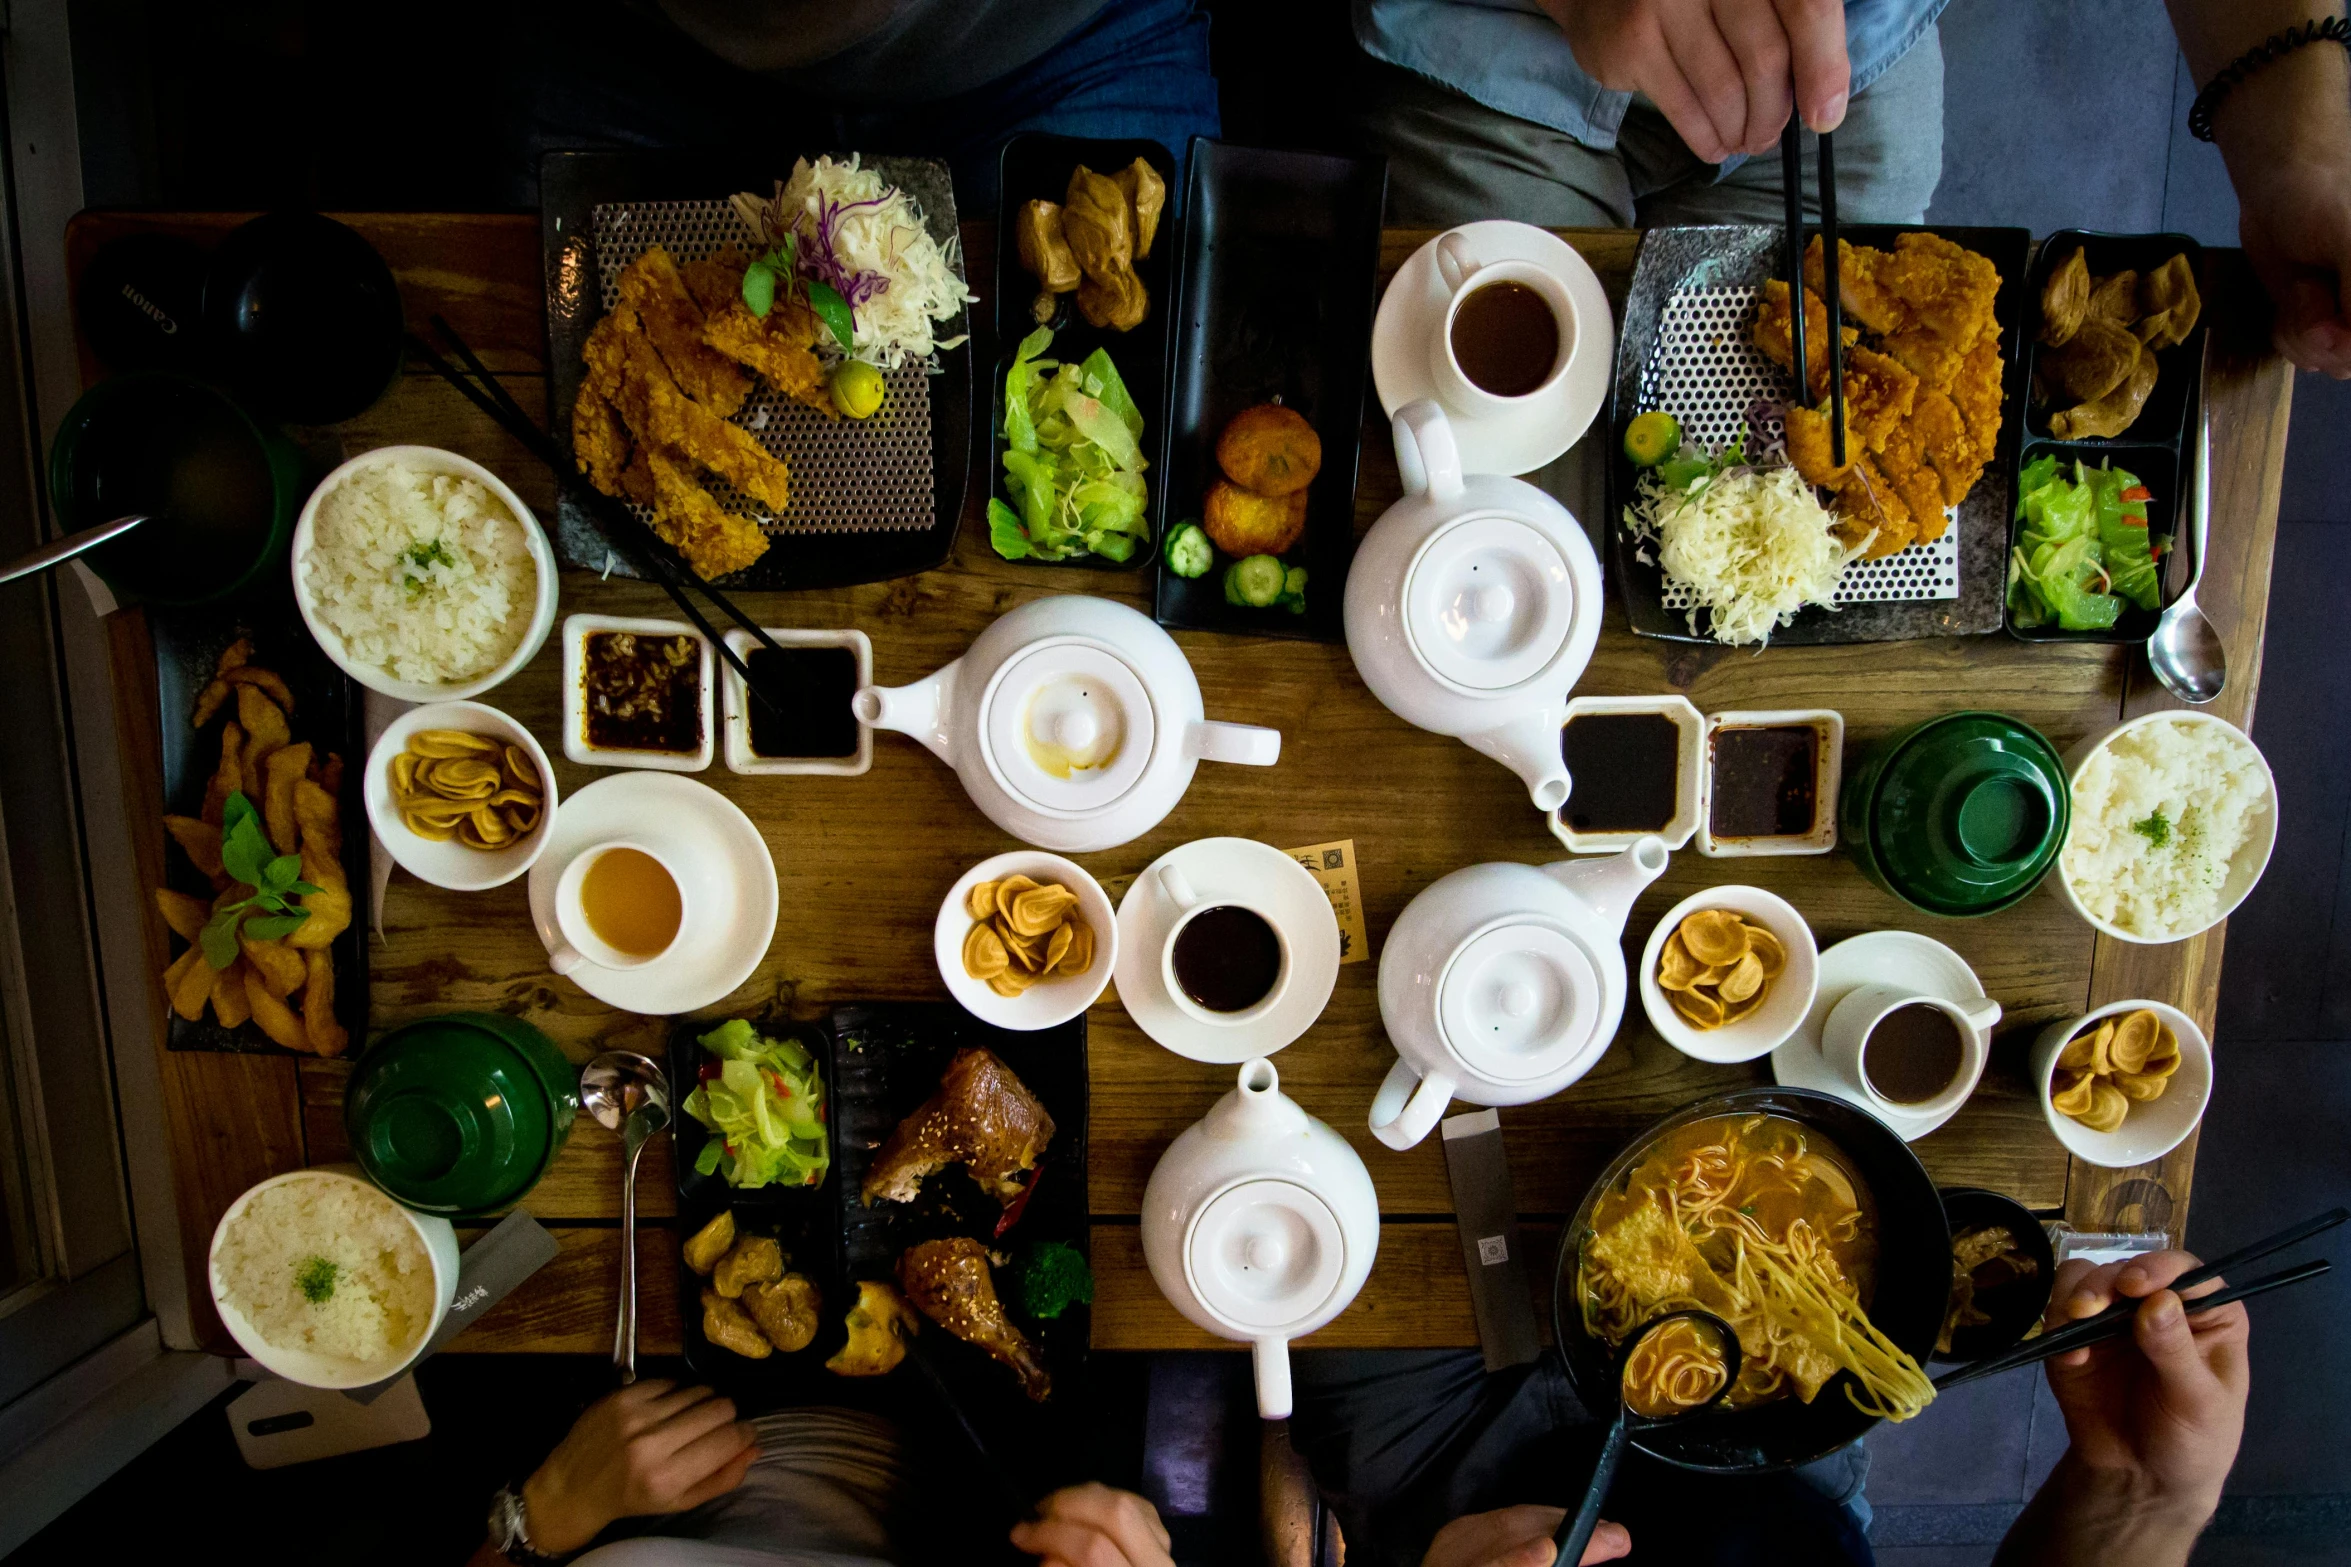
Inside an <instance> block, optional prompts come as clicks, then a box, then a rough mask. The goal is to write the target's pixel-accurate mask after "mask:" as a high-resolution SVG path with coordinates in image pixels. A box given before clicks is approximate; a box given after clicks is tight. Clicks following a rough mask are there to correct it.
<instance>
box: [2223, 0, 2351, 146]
mask: <svg viewBox="0 0 2351 1567" xmlns="http://www.w3.org/2000/svg"><path fill="white" fill-rule="evenodd" d="M2330 38H2331V39H2333V40H2334V41H2335V42H2336V43H2339V44H2341V45H2342V46H2343V47H2344V48H2346V49H2351V20H2345V19H2344V18H2343V17H2340V16H2330V17H2328V18H2326V19H2325V20H2324V21H2316V22H2304V23H2303V24H2302V25H2301V26H2299V27H2289V28H2287V29H2286V30H2285V31H2284V32H2282V33H2272V34H2270V36H2269V37H2268V39H2267V40H2265V41H2264V42H2262V43H2258V44H2256V45H2254V46H2253V47H2252V48H2250V49H2248V50H2246V51H2245V52H2244V53H2243V54H2241V55H2238V56H2237V57H2236V58H2235V59H2234V60H2232V61H2230V62H2229V63H2228V65H2227V67H2226V68H2225V69H2223V70H2222V71H2221V73H2220V74H2219V75H2218V76H2215V77H2214V78H2213V79H2212V82H2211V84H2210V85H2209V86H2207V87H2206V88H2205V89H2204V90H2203V91H2202V92H2200V93H2198V94H2197V95H2196V101H2195V102H2194V103H2193V104H2191V105H2189V107H2188V134H2189V135H2191V136H2193V137H2195V138H2196V139H2197V140H2198V141H2210V140H2212V112H2213V110H2215V109H2217V108H2219V107H2220V104H2221V100H2222V99H2224V98H2226V97H2227V96H2228V95H2229V93H2230V92H2231V90H2233V89H2234V88H2235V87H2236V86H2237V84H2238V83H2239V82H2242V81H2243V80H2244V79H2245V78H2246V77H2248V76H2251V75H2252V74H2253V73H2254V72H2255V71H2258V70H2260V69H2261V68H2262V67H2263V66H2265V65H2267V64H2269V63H2270V62H2271V61H2273V60H2277V59H2281V58H2283V57H2284V56H2286V55H2289V54H2292V53H2293V52H2294V51H2295V50H2297V49H2300V48H2303V47H2304V46H2306V45H2309V44H2314V43H2319V42H2322V41H2324V40H2326V39H2330Z"/></svg>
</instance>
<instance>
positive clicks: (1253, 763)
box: [1185, 718, 1282, 767]
mask: <svg viewBox="0 0 2351 1567" xmlns="http://www.w3.org/2000/svg"><path fill="white" fill-rule="evenodd" d="M1185 742H1186V744H1185V748H1186V749H1187V750H1189V751H1190V752H1191V753H1192V754H1193V755H1194V756H1196V757H1198V758H1199V759H1200V760H1202V761H1203V762H1238V763H1240V764H1241V765H1242V766H1243V767H1271V766H1272V765H1273V764H1274V763H1275V762H1277V761H1279V760H1281V755H1282V732H1281V731H1280V730H1279V729H1268V728H1266V727H1265V726H1264V725H1262V724H1228V723H1223V722H1220V721H1219V720H1217V719H1213V718H1203V719H1201V720H1200V721H1199V722H1198V723H1196V724H1194V725H1193V726H1192V727H1191V729H1190V730H1189V731H1187V732H1186V734H1185Z"/></svg>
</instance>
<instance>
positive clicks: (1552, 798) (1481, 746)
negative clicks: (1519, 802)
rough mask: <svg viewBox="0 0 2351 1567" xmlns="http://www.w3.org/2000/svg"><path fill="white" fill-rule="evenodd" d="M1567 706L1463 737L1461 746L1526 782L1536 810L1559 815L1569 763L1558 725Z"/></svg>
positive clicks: (1555, 707)
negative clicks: (1495, 763)
mask: <svg viewBox="0 0 2351 1567" xmlns="http://www.w3.org/2000/svg"><path fill="white" fill-rule="evenodd" d="M1563 713H1564V703H1560V704H1554V705H1552V706H1549V707H1546V708H1544V709H1542V710H1541V711H1539V712H1534V713H1529V714H1527V715H1526V716H1525V717H1523V718H1519V719H1514V720H1512V721H1511V722H1510V723H1507V724H1504V725H1502V726H1501V727H1500V728H1497V729H1488V730H1485V731H1483V732H1482V733H1479V734H1474V735H1463V736H1462V737H1461V738H1462V742H1463V743H1464V744H1466V745H1468V746H1469V747H1470V748H1472V749H1473V750H1478V751H1483V752H1485V753H1486V755H1488V756H1490V757H1492V758H1493V759H1494V760H1495V761H1497V762H1500V763H1501V764H1502V765H1503V766H1504V767H1507V768H1509V769H1510V770H1511V771H1512V772H1514V773H1516V774H1518V776H1519V777H1521V778H1523V779H1524V780H1526V786H1527V794H1528V796H1529V797H1531V798H1532V799H1533V800H1534V802H1535V809H1536V810H1538V811H1542V812H1545V813H1549V812H1551V811H1556V810H1558V809H1559V807H1560V806H1561V805H1562V804H1564V803H1565V802H1566V800H1567V791H1568V776H1567V761H1566V758H1565V757H1564V756H1562V755H1561V753H1560V749H1559V725H1560V719H1561V717H1562V716H1563Z"/></svg>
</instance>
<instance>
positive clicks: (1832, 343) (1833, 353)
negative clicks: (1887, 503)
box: [1820, 131, 1845, 468]
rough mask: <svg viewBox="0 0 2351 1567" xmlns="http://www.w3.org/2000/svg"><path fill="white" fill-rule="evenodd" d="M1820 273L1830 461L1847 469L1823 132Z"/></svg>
mask: <svg viewBox="0 0 2351 1567" xmlns="http://www.w3.org/2000/svg"><path fill="white" fill-rule="evenodd" d="M1820 274H1821V281H1822V283H1824V284H1825V285H1827V286H1826V287H1825V288H1824V289H1823V290H1822V292H1821V303H1822V304H1823V305H1824V306H1825V307H1826V309H1825V310H1824V311H1823V314H1824V315H1825V316H1826V317H1827V318H1828V332H1829V410H1830V411H1829V443H1830V444H1829V461H1830V463H1831V464H1833V465H1834V466H1836V467H1839V468H1842V467H1844V466H1845V334H1844V333H1843V332H1841V331H1840V330H1838V325H1839V323H1840V322H1841V321H1843V320H1844V316H1843V314H1842V313H1841V311H1840V309H1839V302H1838V297H1837V137H1836V133H1835V132H1834V131H1822V132H1821V133H1820Z"/></svg>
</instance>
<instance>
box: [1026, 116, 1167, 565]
mask: <svg viewBox="0 0 2351 1567" xmlns="http://www.w3.org/2000/svg"><path fill="white" fill-rule="evenodd" d="M1137 158H1141V159H1143V160H1144V161H1145V162H1147V163H1149V164H1150V165H1151V167H1153V168H1155V169H1157V170H1158V171H1159V177H1160V178H1161V179H1162V180H1165V181H1166V182H1167V208H1166V210H1165V211H1164V212H1162V213H1161V214H1160V218H1159V231H1158V232H1157V233H1156V234H1155V235H1153V236H1152V241H1151V254H1150V255H1148V256H1146V257H1144V258H1143V259H1142V260H1141V261H1139V262H1137V263H1136V264H1135V273H1136V275H1137V276H1138V277H1140V278H1141V279H1142V280H1143V287H1144V288H1146V289H1147V290H1149V291H1150V294H1151V313H1150V314H1149V315H1148V316H1146V317H1144V318H1143V321H1142V324H1141V325H1139V326H1137V327H1136V328H1135V329H1134V330H1133V331H1131V332H1113V331H1109V330H1107V329H1105V328H1102V327H1097V326H1094V325H1092V324H1091V323H1089V322H1088V321H1087V320H1086V318H1085V317H1084V316H1083V315H1081V314H1079V312H1078V309H1077V305H1076V302H1075V298H1074V296H1064V298H1063V301H1062V308H1061V316H1062V324H1061V326H1060V327H1059V328H1057V329H1056V330H1055V332H1054V334H1053V346H1052V347H1051V348H1050V349H1048V350H1047V351H1046V354H1047V357H1048V358H1051V359H1056V360H1060V361H1062V362H1064V363H1068V364H1075V363H1077V362H1078V361H1079V360H1081V359H1083V358H1085V357H1086V356H1087V355H1088V354H1090V353H1092V352H1093V351H1094V350H1095V349H1097V348H1100V349H1106V350H1108V352H1109V354H1110V362H1111V363H1112V364H1114V365H1116V366H1118V374H1119V378H1120V379H1121V380H1123V381H1125V382H1126V387H1127V395H1128V396H1130V397H1132V398H1133V399H1134V400H1135V406H1136V407H1137V408H1140V409H1141V410H1142V411H1143V421H1144V423H1143V450H1144V453H1145V455H1146V456H1148V457H1150V458H1151V466H1150V467H1149V469H1147V470H1146V471H1145V473H1144V477H1143V482H1144V486H1145V489H1146V490H1147V492H1148V493H1147V496H1146V498H1145V500H1144V503H1143V515H1144V517H1145V519H1146V520H1147V521H1148V522H1149V523H1150V525H1151V531H1150V536H1149V538H1148V539H1147V540H1146V541H1145V542H1144V543H1141V544H1138V545H1137V546H1136V547H1135V553H1134V555H1133V556H1132V557H1131V558H1130V559H1128V560H1125V561H1115V560H1106V559H1104V558H1103V557H1102V556H1099V555H1092V554H1087V555H1077V556H1072V557H1071V558H1070V559H1068V560H1039V561H1032V562H1030V564H1033V565H1038V566H1077V567H1084V568H1089V569H1092V570H1096V571H1136V570H1140V569H1141V568H1143V567H1145V566H1148V565H1150V564H1151V562H1152V561H1153V560H1154V559H1156V558H1157V555H1158V549H1159V540H1160V539H1161V537H1163V536H1164V534H1165V531H1166V517H1165V508H1166V506H1167V465H1166V464H1165V463H1163V462H1161V461H1159V460H1158V457H1157V455H1156V454H1157V452H1158V449H1159V441H1160V431H1161V430H1162V429H1163V428H1165V426H1166V424H1167V405H1168V376H1167V343H1168V336H1169V323H1170V322H1172V321H1173V320H1174V318H1175V304H1176V290H1175V270H1176V263H1175V257H1176V255H1177V253H1178V252H1179V251H1180V250H1181V249H1182V248H1183V237H1182V236H1183V219H1182V217H1181V215H1180V214H1179V213H1178V212H1177V210H1176V207H1177V203H1178V201H1179V199H1180V198H1181V196H1182V191H1181V190H1180V189H1179V187H1178V186H1177V184H1176V173H1175V155H1174V154H1173V153H1171V152H1169V151H1168V150H1167V149H1166V148H1165V147H1163V146H1161V145H1160V144H1159V143H1158V142H1155V141H1149V140H1145V139H1142V138H1128V139H1125V140H1117V141H1103V140H1093V139H1088V138H1085V137H1078V136H1050V135H1046V134H1045V133H1043V132H1040V131H1031V132H1027V133H1025V134H1022V135H1019V136H1015V137H1013V138H1012V139H1011V140H1010V141H1008V142H1006V143H1005V144H1004V160H1003V185H1004V198H1003V205H1002V206H1001V208H1000V209H999V210H998V213H997V219H996V345H995V355H994V358H993V359H992V361H991V362H990V366H989V369H988V388H987V398H986V403H987V408H988V471H987V474H986V476H985V477H986V480H987V484H988V493H989V494H990V495H992V496H995V497H998V498H1000V499H1001V498H1004V372H1005V371H1006V370H1007V369H1008V368H1010V366H1011V364H1012V356H1013V353H1014V351H1015V350H1017V349H1018V348H1019V347H1020V340H1021V339H1022V338H1024V337H1026V336H1028V335H1029V334H1030V333H1031V332H1033V331H1035V330H1036V328H1037V319H1036V317H1035V316H1033V315H1031V314H1030V313H1029V306H1030V303H1031V301H1033V300H1034V299H1035V298H1036V297H1037V292H1038V289H1037V280H1036V278H1035V277H1034V276H1032V275H1031V274H1030V273H1029V271H1028V269H1027V268H1025V267H1023V266H1022V265H1021V264H1020V242H1019V234H1018V232H1017V230H1016V229H1015V227H1014V224H1013V214H1014V213H1016V212H1018V211H1019V210H1020V208H1021V207H1022V206H1023V205H1024V204H1026V203H1028V202H1031V201H1051V202H1056V203H1058V202H1059V201H1060V200H1061V198H1062V197H1063V196H1064V195H1066V194H1067V193H1068V191H1069V176H1070V171H1071V170H1072V169H1075V168H1076V167H1077V166H1078V165H1079V164H1081V163H1082V164H1084V165H1085V166H1086V167H1087V168H1089V169H1092V170H1093V171H1094V172H1095V173H1097V174H1114V173H1116V172H1117V171H1118V170H1120V169H1123V168H1125V167H1126V166H1127V165H1128V164H1130V163H1133V162H1134V161H1135V160H1136V159H1137ZM1015 509H1017V508H1015Z"/></svg>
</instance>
